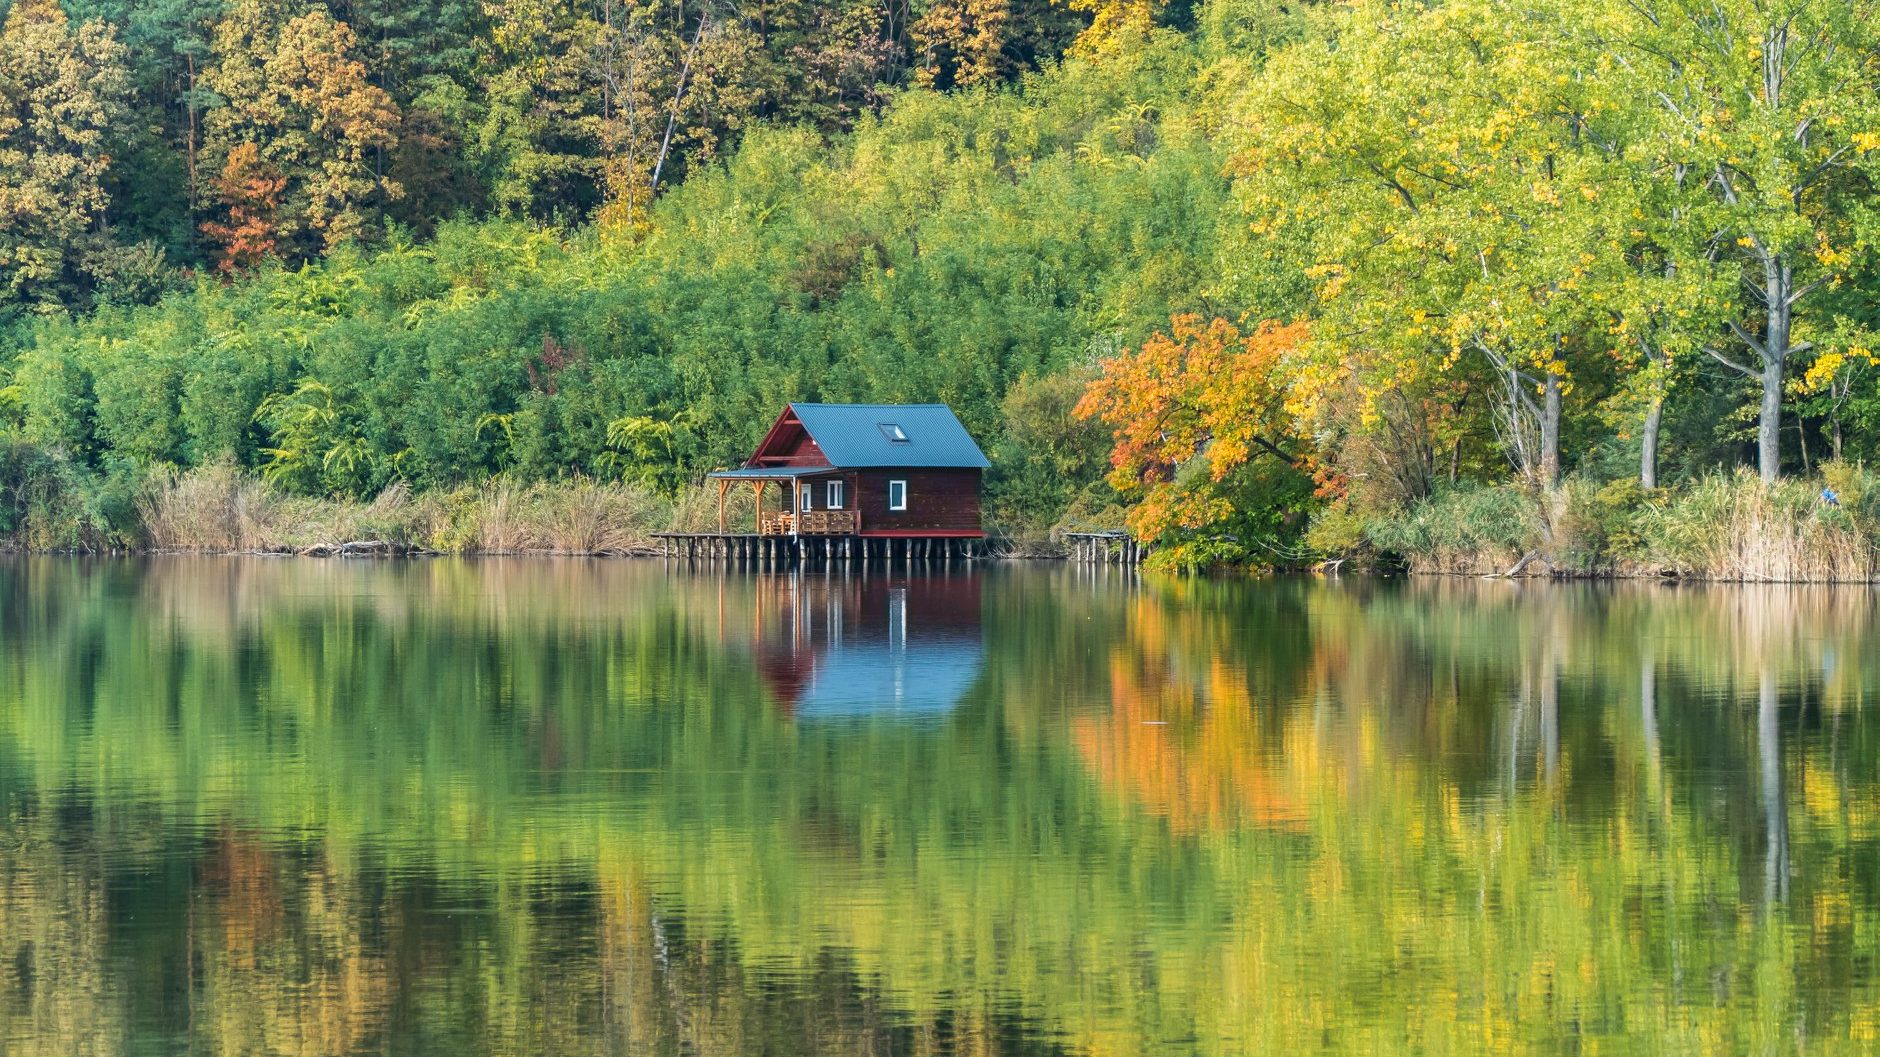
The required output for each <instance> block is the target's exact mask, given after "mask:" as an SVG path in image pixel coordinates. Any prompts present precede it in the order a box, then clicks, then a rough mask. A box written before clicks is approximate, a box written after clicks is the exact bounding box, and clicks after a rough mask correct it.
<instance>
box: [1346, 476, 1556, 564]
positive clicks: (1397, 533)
mask: <svg viewBox="0 0 1880 1057" xmlns="http://www.w3.org/2000/svg"><path fill="white" fill-rule="evenodd" d="M1365 535H1366V537H1367V538H1369V539H1370V541H1371V544H1372V545H1373V546H1375V547H1376V548H1377V549H1378V550H1379V551H1382V552H1383V553H1385V554H1388V555H1395V556H1398V557H1400V558H1402V559H1403V560H1404V562H1405V563H1406V564H1407V565H1408V566H1409V567H1410V569H1411V571H1413V572H1449V573H1487V572H1501V571H1503V570H1505V569H1507V568H1508V567H1509V566H1511V565H1513V564H1514V563H1515V562H1516V561H1518V560H1519V559H1520V557H1521V556H1522V555H1523V554H1525V553H1527V552H1528V551H1529V550H1532V549H1533V548H1535V547H1536V546H1538V545H1539V543H1540V541H1541V538H1542V533H1541V511H1540V507H1539V506H1538V505H1537V504H1536V503H1535V502H1534V499H1533V498H1532V497H1531V496H1529V495H1528V494H1527V493H1526V492H1524V491H1522V490H1521V489H1519V488H1516V487H1514V486H1512V485H1493V486H1483V487H1467V488H1458V489H1454V490H1452V491H1448V492H1444V493H1442V494H1440V495H1438V496H1436V497H1434V498H1432V499H1430V500H1428V501H1426V502H1424V503H1421V504H1419V505H1417V506H1415V507H1413V508H1411V509H1410V510H1408V511H1404V512H1402V513H1400V514H1397V515H1394V516H1391V517H1386V518H1381V519H1378V520H1375V521H1372V522H1371V523H1370V524H1369V525H1367V526H1366V528H1365Z"/></svg>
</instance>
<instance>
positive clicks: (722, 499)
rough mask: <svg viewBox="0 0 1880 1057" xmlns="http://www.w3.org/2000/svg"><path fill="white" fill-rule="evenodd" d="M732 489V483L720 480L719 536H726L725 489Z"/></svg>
mask: <svg viewBox="0 0 1880 1057" xmlns="http://www.w3.org/2000/svg"><path fill="white" fill-rule="evenodd" d="M730 487H731V482H730V481H728V480H726V479H724V478H723V477H720V478H719V479H718V534H719V535H720V536H722V535H724V534H725V489H727V488H730Z"/></svg>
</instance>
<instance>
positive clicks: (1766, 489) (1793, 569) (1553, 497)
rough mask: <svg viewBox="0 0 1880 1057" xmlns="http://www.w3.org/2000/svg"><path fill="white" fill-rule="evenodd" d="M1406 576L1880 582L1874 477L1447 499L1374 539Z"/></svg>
mask: <svg viewBox="0 0 1880 1057" xmlns="http://www.w3.org/2000/svg"><path fill="white" fill-rule="evenodd" d="M1371 536H1372V540H1373V542H1374V543H1375V544H1376V545H1377V546H1378V547H1379V548H1380V549H1382V550H1387V551H1391V552H1394V553H1398V554H1402V555H1404V556H1405V558H1406V561H1407V562H1408V564H1409V567H1410V569H1411V571H1413V572H1422V573H1451V574H1462V575H1493V574H1497V573H1501V572H1505V571H1507V570H1508V569H1510V568H1511V567H1513V566H1515V565H1516V564H1517V563H1519V562H1520V560H1521V558H1522V557H1523V556H1526V555H1529V554H1532V555H1534V556H1536V557H1537V558H1538V559H1540V560H1538V561H1533V562H1530V564H1529V565H1528V566H1526V568H1527V570H1528V572H1530V573H1532V574H1540V575H1546V574H1549V573H1553V574H1565V575H1577V576H1676V577H1682V578H1688V579H1696V580H1719V581H1735V582H1746V583H1870V582H1874V581H1875V580H1877V579H1880V475H1877V474H1874V473H1872V472H1870V471H1868V470H1867V469H1866V468H1865V467H1862V466H1859V465H1855V464H1849V463H1829V464H1826V465H1824V466H1823V467H1821V469H1820V472H1819V473H1818V474H1816V475H1813V476H1810V477H1807V478H1794V479H1788V480H1783V481H1779V482H1776V483H1775V484H1765V483H1764V482H1762V481H1761V480H1759V479H1758V478H1757V477H1756V476H1755V475H1753V474H1750V473H1748V472H1739V473H1733V474H1722V473H1719V474H1712V475H1710V476H1707V477H1703V478H1700V479H1698V480H1696V481H1694V482H1691V483H1689V484H1686V485H1683V486H1681V487H1677V488H1667V489H1660V490H1656V491H1652V492H1646V491H1643V490H1641V489H1640V488H1639V487H1638V486H1637V484H1636V483H1635V482H1632V481H1620V482H1615V483H1612V484H1607V485H1604V486H1595V485H1593V484H1590V483H1587V482H1583V481H1573V480H1570V481H1568V482H1566V483H1565V484H1563V485H1562V486H1561V487H1559V488H1557V489H1554V490H1552V491H1550V492H1547V493H1544V494H1541V495H1535V494H1533V493H1532V492H1530V491H1526V490H1523V489H1521V488H1519V487H1516V486H1501V487H1494V488H1474V489H1464V490H1457V491H1455V492H1451V493H1449V494H1447V495H1443V496H1439V497H1437V498H1435V499H1432V500H1429V501H1428V502H1425V503H1423V504H1422V505H1420V506H1418V507H1417V508H1415V509H1414V510H1412V511H1410V512H1409V513H1407V514H1405V515H1403V516H1402V517H1399V518H1396V519H1393V520H1391V521H1389V522H1387V523H1384V524H1381V525H1377V526H1374V527H1373V528H1372V529H1371Z"/></svg>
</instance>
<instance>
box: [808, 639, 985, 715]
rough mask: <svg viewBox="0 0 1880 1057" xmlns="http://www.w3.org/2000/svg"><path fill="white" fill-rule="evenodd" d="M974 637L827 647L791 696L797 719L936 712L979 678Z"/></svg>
mask: <svg viewBox="0 0 1880 1057" xmlns="http://www.w3.org/2000/svg"><path fill="white" fill-rule="evenodd" d="M984 661H985V647H984V646H983V645H982V644H981V643H980V642H979V641H978V640H970V641H968V640H955V641H950V642H929V643H921V642H911V643H908V644H907V645H906V646H901V645H895V644H890V643H885V642H872V643H866V644H858V645H853V646H832V647H830V648H829V650H828V651H827V652H826V653H824V654H823V655H822V656H821V657H818V658H817V660H816V667H815V670H814V671H813V672H811V674H810V678H809V684H808V685H807V686H806V687H804V689H803V694H802V696H801V697H800V698H798V699H797V703H796V714H797V717H798V718H799V719H862V718H868V717H876V716H879V717H883V718H887V717H893V716H901V717H907V718H915V717H938V716H941V715H944V714H945V713H947V712H948V711H951V710H952V708H953V707H954V706H955V705H957V704H959V703H960V699H961V698H962V697H965V696H966V692H967V691H968V690H970V689H972V686H973V683H974V682H975V681H976V680H977V679H978V678H979V670H980V668H981V666H982V665H983V664H984Z"/></svg>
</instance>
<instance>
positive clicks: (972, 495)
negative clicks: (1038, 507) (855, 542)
mask: <svg viewBox="0 0 1880 1057" xmlns="http://www.w3.org/2000/svg"><path fill="white" fill-rule="evenodd" d="M987 465H988V463H987V462H986V456H985V455H984V453H982V452H981V451H980V450H979V445H977V444H975V443H973V438H972V437H971V436H970V435H969V434H967V432H966V427H964V426H962V425H960V420H959V419H958V418H956V417H955V416H954V414H953V411H952V409H951V408H949V407H947V406H946V405H945V404H790V405H788V406H787V407H785V408H784V409H783V413H782V414H780V415H778V416H777V421H776V423H775V424H773V425H772V426H771V427H770V432H768V433H766V434H765V435H764V439H763V442H762V443H760V444H758V446H757V450H756V451H755V452H754V453H752V455H751V457H750V458H749V459H748V460H746V461H745V464H744V465H743V466H742V467H740V468H738V469H735V470H725V471H722V472H719V473H715V474H712V478H713V479H714V480H716V481H717V482H718V531H719V532H720V533H724V532H725V531H726V525H725V505H724V500H725V495H726V493H727V492H728V491H729V490H730V489H731V488H732V487H734V486H736V485H739V484H748V485H750V486H751V489H752V492H753V494H754V495H755V497H756V500H757V514H756V524H755V525H754V526H753V529H754V531H755V532H756V533H757V534H758V535H760V536H792V537H801V536H859V537H862V538H865V539H890V540H892V539H927V540H949V539H979V538H981V537H983V536H984V535H985V533H984V532H983V531H982V530H981V527H980V521H979V479H980V475H981V474H982V473H983V472H984V471H985V469H986V467H987ZM773 484H774V485H776V486H777V492H778V493H779V499H778V500H777V501H776V503H775V507H774V509H768V510H767V509H766V496H767V494H768V491H769V486H771V485H773Z"/></svg>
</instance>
